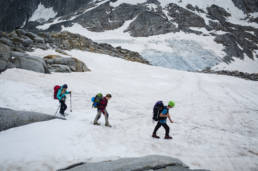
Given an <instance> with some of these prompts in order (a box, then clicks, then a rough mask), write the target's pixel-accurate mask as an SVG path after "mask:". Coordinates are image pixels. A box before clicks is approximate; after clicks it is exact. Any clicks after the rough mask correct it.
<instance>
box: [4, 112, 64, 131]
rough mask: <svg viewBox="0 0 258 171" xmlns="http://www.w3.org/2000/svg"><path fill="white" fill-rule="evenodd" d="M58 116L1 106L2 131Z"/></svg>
mask: <svg viewBox="0 0 258 171" xmlns="http://www.w3.org/2000/svg"><path fill="white" fill-rule="evenodd" d="M57 118H58V117H56V116H52V115H47V114H43V113H38V112H30V111H16V110H11V109H7V108H1V107H0V131H3V130H7V129H10V128H14V127H18V126H23V125H27V124H30V123H34V122H41V121H48V120H51V119H57ZM59 119H60V118H59Z"/></svg>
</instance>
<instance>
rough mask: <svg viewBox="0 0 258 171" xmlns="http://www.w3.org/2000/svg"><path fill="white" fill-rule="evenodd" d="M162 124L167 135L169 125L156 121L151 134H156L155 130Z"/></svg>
mask: <svg viewBox="0 0 258 171" xmlns="http://www.w3.org/2000/svg"><path fill="white" fill-rule="evenodd" d="M161 126H163V127H164V128H165V130H166V136H169V127H168V125H167V124H166V123H160V122H158V123H157V125H156V127H155V128H154V131H153V134H154V135H156V132H157V131H158V129H159V128H160V127H161Z"/></svg>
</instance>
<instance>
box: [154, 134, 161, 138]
mask: <svg viewBox="0 0 258 171" xmlns="http://www.w3.org/2000/svg"><path fill="white" fill-rule="evenodd" d="M152 137H153V138H158V139H159V138H160V137H159V136H157V135H156V134H152Z"/></svg>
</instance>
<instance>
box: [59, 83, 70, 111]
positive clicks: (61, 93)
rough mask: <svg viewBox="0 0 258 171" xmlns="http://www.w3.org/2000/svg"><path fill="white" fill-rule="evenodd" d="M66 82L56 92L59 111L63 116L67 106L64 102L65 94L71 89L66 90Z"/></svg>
mask: <svg viewBox="0 0 258 171" xmlns="http://www.w3.org/2000/svg"><path fill="white" fill-rule="evenodd" d="M67 88H68V86H67V84H64V85H63V86H62V87H61V88H60V89H59V90H58V92H57V96H56V97H57V99H58V100H59V102H60V104H61V107H60V111H59V113H60V114H61V115H62V116H65V115H64V112H65V110H66V108H67V105H66V104H65V100H66V95H67V94H71V91H69V92H68V91H67Z"/></svg>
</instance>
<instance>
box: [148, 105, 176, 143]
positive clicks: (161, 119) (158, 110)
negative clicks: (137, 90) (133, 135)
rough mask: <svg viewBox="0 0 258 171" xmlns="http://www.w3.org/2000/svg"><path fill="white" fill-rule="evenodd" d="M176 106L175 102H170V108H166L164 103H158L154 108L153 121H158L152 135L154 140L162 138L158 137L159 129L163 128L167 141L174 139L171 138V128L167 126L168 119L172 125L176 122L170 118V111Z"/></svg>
mask: <svg viewBox="0 0 258 171" xmlns="http://www.w3.org/2000/svg"><path fill="white" fill-rule="evenodd" d="M174 106H175V103H174V102H173V101H169V102H168V106H164V105H163V102H162V101H158V102H157V103H156V104H155V106H154V108H153V120H155V121H158V123H157V125H156V127H155V128H154V131H153V133H152V137H153V138H160V137H159V136H157V134H156V133H157V131H158V129H159V128H160V127H161V126H163V127H164V129H165V131H166V133H165V139H172V137H171V136H169V126H168V125H167V123H166V122H167V118H168V119H169V120H170V122H171V123H173V122H174V121H173V120H172V119H171V118H170V115H169V109H171V108H173V107H174Z"/></svg>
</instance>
